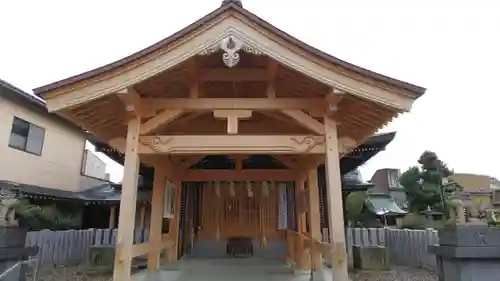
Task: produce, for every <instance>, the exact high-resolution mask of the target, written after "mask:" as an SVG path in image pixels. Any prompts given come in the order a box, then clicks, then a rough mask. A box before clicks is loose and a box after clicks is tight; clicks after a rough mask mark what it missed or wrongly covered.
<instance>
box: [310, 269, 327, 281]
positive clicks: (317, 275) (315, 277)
mask: <svg viewBox="0 0 500 281" xmlns="http://www.w3.org/2000/svg"><path fill="white" fill-rule="evenodd" d="M326 279H327V278H326V276H325V272H324V271H323V269H317V270H313V271H311V279H309V280H310V281H326Z"/></svg>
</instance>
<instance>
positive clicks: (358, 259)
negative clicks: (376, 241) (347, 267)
mask: <svg viewBox="0 0 500 281" xmlns="http://www.w3.org/2000/svg"><path fill="white" fill-rule="evenodd" d="M352 254H353V267H354V268H355V269H362V270H389V251H388V250H387V248H386V247H384V246H352Z"/></svg>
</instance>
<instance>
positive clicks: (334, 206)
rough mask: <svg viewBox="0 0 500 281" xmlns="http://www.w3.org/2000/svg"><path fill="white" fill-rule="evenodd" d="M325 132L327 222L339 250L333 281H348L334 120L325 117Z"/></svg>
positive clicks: (333, 271) (334, 266)
mask: <svg viewBox="0 0 500 281" xmlns="http://www.w3.org/2000/svg"><path fill="white" fill-rule="evenodd" d="M324 123H325V132H326V146H327V150H326V161H325V162H326V171H327V172H326V182H327V200H328V222H329V226H330V239H331V242H332V243H335V244H336V245H339V248H337V249H336V251H335V252H334V253H332V257H331V261H332V275H333V280H338V281H349V280H350V279H349V275H348V272H347V251H346V245H345V242H346V239H345V230H344V215H343V214H344V210H343V207H342V186H341V175H340V161H339V160H340V159H339V143H338V134H337V124H336V123H335V121H334V120H332V119H330V118H328V117H325V119H324Z"/></svg>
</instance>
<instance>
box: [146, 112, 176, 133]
mask: <svg viewBox="0 0 500 281" xmlns="http://www.w3.org/2000/svg"><path fill="white" fill-rule="evenodd" d="M182 113H184V111H183V110H180V109H174V110H170V109H165V110H164V111H162V112H161V113H160V114H158V115H156V116H155V117H153V118H151V119H149V120H148V121H147V122H146V123H144V124H142V125H141V132H140V133H141V135H145V134H148V133H150V132H152V131H154V130H155V129H156V128H158V127H159V126H161V125H166V124H168V123H170V122H172V121H173V120H175V119H176V118H177V117H179V116H181V115H182Z"/></svg>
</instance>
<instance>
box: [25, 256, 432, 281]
mask: <svg viewBox="0 0 500 281" xmlns="http://www.w3.org/2000/svg"><path fill="white" fill-rule="evenodd" d="M182 263H186V261H183V262H182ZM176 268H180V269H181V270H180V271H182V273H181V272H179V271H178V270H177V271H176V270H174V269H176ZM164 269H166V270H165V271H164V272H163V273H164V274H163V275H164V276H162V277H164V278H161V279H160V280H161V281H172V280H175V281H184V280H189V281H200V280H202V281H210V280H220V281H224V280H231V281H247V280H261V281H267V280H269V281H302V280H308V278H307V277H306V276H293V275H291V274H290V273H289V270H288V269H286V268H284V267H283V266H282V265H281V263H280V262H278V261H265V262H262V261H261V262H257V261H251V260H237V261H235V260H202V261H193V260H190V261H187V263H186V264H185V265H171V266H169V267H166V266H165V267H164ZM145 273H146V272H145V271H144V272H139V273H137V274H136V275H134V279H133V280H134V281H150V280H154V279H151V278H150V279H147V278H146V276H145ZM326 274H328V271H326ZM327 277H328V275H327ZM351 279H352V280H353V281H437V280H438V279H437V277H435V276H434V275H432V274H430V273H429V272H426V271H424V270H420V269H412V268H407V267H393V268H392V270H391V271H388V272H352V274H351ZM28 280H30V279H28ZM157 280H158V279H157ZM328 280H329V281H330V280H331V277H330V279H328ZM38 281H111V274H109V273H108V274H88V271H87V270H86V268H85V267H84V266H71V267H56V268H51V269H45V270H42V271H41V272H40V274H39V279H38ZM155 281H156V280H155Z"/></svg>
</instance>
